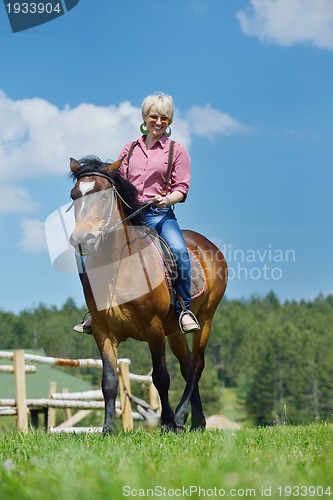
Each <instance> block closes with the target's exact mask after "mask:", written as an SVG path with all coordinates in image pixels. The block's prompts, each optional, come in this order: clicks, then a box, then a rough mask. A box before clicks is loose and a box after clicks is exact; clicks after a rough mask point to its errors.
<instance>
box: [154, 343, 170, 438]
mask: <svg viewBox="0 0 333 500" xmlns="http://www.w3.org/2000/svg"><path fill="white" fill-rule="evenodd" d="M156 337H157V336H156ZM149 349H150V352H151V358H152V364H153V373H152V378H153V383H154V385H155V387H156V389H157V390H158V393H159V396H160V400H161V426H162V427H164V428H166V429H169V430H175V423H174V412H173V410H172V408H171V406H170V403H169V387H170V376H169V372H168V370H167V366H166V359H165V338H164V335H163V337H160V338H155V339H154V341H151V342H149Z"/></svg>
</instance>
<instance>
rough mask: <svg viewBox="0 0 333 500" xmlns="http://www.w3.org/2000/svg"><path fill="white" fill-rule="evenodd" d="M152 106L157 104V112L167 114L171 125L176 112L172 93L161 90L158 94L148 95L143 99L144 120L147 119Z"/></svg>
mask: <svg viewBox="0 0 333 500" xmlns="http://www.w3.org/2000/svg"><path fill="white" fill-rule="evenodd" d="M152 106H155V108H156V111H157V113H159V114H161V115H165V116H167V117H168V118H169V124H170V125H171V123H172V119H173V113H174V106H173V99H172V97H171V95H166V94H163V93H162V92H159V93H157V94H154V95H149V96H147V97H146V98H145V99H144V100H143V102H142V107H141V111H142V118H143V121H144V122H145V121H146V119H147V116H148V113H149V111H150V109H151V107H152Z"/></svg>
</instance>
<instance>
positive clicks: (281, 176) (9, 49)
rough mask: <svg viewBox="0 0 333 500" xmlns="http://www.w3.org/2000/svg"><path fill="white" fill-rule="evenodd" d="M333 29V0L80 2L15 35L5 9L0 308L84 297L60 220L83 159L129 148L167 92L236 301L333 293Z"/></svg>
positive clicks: (198, 207)
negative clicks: (57, 257)
mask: <svg viewBox="0 0 333 500" xmlns="http://www.w3.org/2000/svg"><path fill="white" fill-rule="evenodd" d="M96 5H97V6H96ZM332 26H333V3H332V2H331V0H233V1H230V0H207V1H205V2H202V1H199V0H182V1H181V2H180V1H179V0H170V1H169V2H167V3H165V2H159V1H152V0H142V1H140V2H137V1H127V2H113V1H111V0H98V2H95V1H93V0H80V2H79V3H78V4H77V6H76V7H75V8H73V9H72V10H71V11H70V12H68V13H66V14H65V15H64V16H62V17H60V18H58V19H55V20H53V21H52V22H50V23H47V24H44V25H42V26H40V27H36V28H32V29H30V30H27V31H23V32H20V33H15V34H13V33H12V32H11V30H10V25H9V21H8V18H7V16H6V12H5V8H4V7H3V6H2V5H1V6H0V44H1V55H0V58H1V72H0V170H1V183H0V231H1V236H2V238H1V239H2V244H1V247H0V257H1V258H0V280H1V285H2V286H1V294H0V308H1V309H2V310H6V311H13V312H19V311H21V310H23V309H30V308H33V307H35V306H37V305H38V304H39V303H41V302H42V303H44V304H46V305H56V306H58V307H61V306H62V304H63V303H64V302H65V300H66V299H67V298H68V297H73V298H74V300H75V301H76V303H77V304H78V305H82V304H83V295H82V291H81V288H80V283H79V280H78V277H77V276H76V275H74V274H73V275H72V274H66V273H60V272H57V271H55V270H54V269H53V268H52V266H51V262H50V258H49V255H48V251H47V247H46V243H45V236H44V222H45V220H46V218H47V217H48V215H49V214H50V213H51V212H53V211H54V210H56V209H57V207H59V206H61V205H63V204H65V203H66V202H68V200H69V191H70V189H71V181H69V180H68V179H67V172H68V169H69V157H71V156H73V157H76V158H79V157H82V156H84V155H86V154H96V155H98V156H100V157H101V158H102V159H103V160H106V159H112V158H116V157H117V155H118V153H119V152H120V150H121V149H122V147H123V146H124V144H125V143H127V142H129V141H131V140H133V139H135V138H136V137H137V136H138V135H139V125H140V123H141V122H140V106H141V102H142V99H143V98H144V97H145V96H146V95H148V94H150V93H153V92H154V91H163V92H165V93H168V94H171V95H172V96H173V98H174V101H175V105H176V114H175V120H174V124H173V127H172V129H173V135H172V137H173V138H174V139H175V140H178V141H179V142H182V143H183V144H184V145H185V146H186V147H187V148H188V151H189V153H190V155H191V159H192V184H191V191H190V195H189V197H188V200H187V202H186V203H185V204H183V205H182V206H177V215H178V219H179V222H180V224H181V226H182V227H184V228H188V229H193V230H196V231H199V232H201V233H203V234H205V235H206V236H207V237H209V238H210V239H212V240H213V241H214V242H215V243H216V244H218V245H219V246H220V248H221V249H222V250H223V251H224V252H225V255H226V257H227V260H228V262H229V267H230V277H231V279H230V282H229V286H228V290H227V296H228V297H229V298H242V297H245V298H246V297H249V296H251V295H252V294H257V295H260V296H263V295H265V294H266V293H268V292H269V291H270V290H273V291H274V292H275V293H276V294H277V296H278V297H279V298H280V300H282V301H284V300H293V299H294V300H301V299H305V300H310V299H312V298H314V297H316V296H317V295H318V294H319V293H324V294H327V293H330V292H332V291H333V285H332V279H333V266H332V263H331V259H332V255H333V238H332V219H333V208H332V194H331V192H332V181H333V174H332V153H333V121H332V117H333V100H332V88H333V28H332Z"/></svg>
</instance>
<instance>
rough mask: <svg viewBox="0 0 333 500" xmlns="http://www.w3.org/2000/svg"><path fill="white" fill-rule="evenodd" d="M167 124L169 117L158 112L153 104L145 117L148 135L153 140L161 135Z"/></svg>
mask: <svg viewBox="0 0 333 500" xmlns="http://www.w3.org/2000/svg"><path fill="white" fill-rule="evenodd" d="M169 124H170V119H169V118H168V117H167V116H166V115H164V114H161V113H159V112H158V111H157V109H156V106H155V104H153V105H152V107H151V108H150V110H149V112H148V115H147V118H146V126H147V129H148V134H149V135H150V137H151V138H152V139H154V140H157V139H159V138H160V137H162V135H163V134H164V132H165V131H166V129H167V128H168V126H169Z"/></svg>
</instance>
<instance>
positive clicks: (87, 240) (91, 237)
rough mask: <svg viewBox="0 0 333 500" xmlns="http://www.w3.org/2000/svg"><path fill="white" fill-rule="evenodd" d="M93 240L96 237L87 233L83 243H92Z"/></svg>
mask: <svg viewBox="0 0 333 500" xmlns="http://www.w3.org/2000/svg"><path fill="white" fill-rule="evenodd" d="M95 240H96V235H95V234H93V233H87V234H86V235H85V236H84V238H83V241H84V243H92V242H94V241H95Z"/></svg>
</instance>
